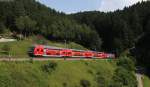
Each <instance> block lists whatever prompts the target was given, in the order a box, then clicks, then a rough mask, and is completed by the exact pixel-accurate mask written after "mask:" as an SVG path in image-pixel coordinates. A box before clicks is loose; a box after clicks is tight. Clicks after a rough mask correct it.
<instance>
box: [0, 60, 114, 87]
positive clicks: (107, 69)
mask: <svg viewBox="0 0 150 87" xmlns="http://www.w3.org/2000/svg"><path fill="white" fill-rule="evenodd" d="M51 63H52V64H51ZM55 64H57V65H56V66H55ZM53 65H54V66H55V68H54V67H53ZM104 65H105V66H104ZM43 66H48V70H50V71H51V73H49V72H45V70H43V68H42V67H43ZM4 67H5V68H4ZM115 68H116V66H115V63H113V62H112V63H111V62H109V61H105V60H103V61H101V60H93V61H92V60H91V61H47V62H33V63H29V62H0V71H1V73H0V86H1V87H102V86H99V85H100V84H101V85H103V83H97V81H96V78H97V76H96V75H97V72H99V75H101V76H103V78H104V79H105V81H107V83H110V82H111V78H112V76H113V72H114V70H115ZM46 70H47V69H46ZM89 71H90V72H89ZM99 81H100V80H99ZM98 84H99V85H98ZM105 87H106V86H105Z"/></svg>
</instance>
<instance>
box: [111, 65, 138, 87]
mask: <svg viewBox="0 0 150 87" xmlns="http://www.w3.org/2000/svg"><path fill="white" fill-rule="evenodd" d="M113 81H114V83H113V85H118V86H119V85H123V86H126V87H136V86H137V82H136V77H135V75H134V74H133V73H132V72H130V71H128V70H126V69H124V68H122V67H119V68H117V69H116V71H115V75H114V77H113ZM113 87H114V86H113Z"/></svg>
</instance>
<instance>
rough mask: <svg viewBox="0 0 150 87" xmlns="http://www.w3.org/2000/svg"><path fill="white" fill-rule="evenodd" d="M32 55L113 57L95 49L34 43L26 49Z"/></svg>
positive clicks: (113, 56)
mask: <svg viewBox="0 0 150 87" xmlns="http://www.w3.org/2000/svg"><path fill="white" fill-rule="evenodd" d="M28 54H29V55H30V56H34V57H69V58H100V59H104V58H115V55H114V54H109V53H105V52H96V51H85V50H77V49H67V48H58V47H52V46H45V45H35V46H32V47H31V48H30V50H29V51H28Z"/></svg>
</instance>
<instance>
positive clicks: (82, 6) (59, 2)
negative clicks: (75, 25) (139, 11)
mask: <svg viewBox="0 0 150 87" xmlns="http://www.w3.org/2000/svg"><path fill="white" fill-rule="evenodd" d="M37 1H39V2H41V3H42V4H45V5H46V6H48V7H51V8H53V9H55V10H57V11H60V12H65V13H67V14H70V13H76V12H82V11H93V10H96V11H103V12H109V11H115V10H117V9H123V8H124V7H125V6H130V5H133V4H135V3H137V2H139V1H142V0H37ZM143 1H146V0H143Z"/></svg>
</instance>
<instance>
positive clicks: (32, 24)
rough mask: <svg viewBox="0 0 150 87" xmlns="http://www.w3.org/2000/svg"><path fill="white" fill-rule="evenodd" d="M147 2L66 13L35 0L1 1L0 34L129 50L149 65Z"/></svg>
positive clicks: (108, 49)
mask: <svg viewBox="0 0 150 87" xmlns="http://www.w3.org/2000/svg"><path fill="white" fill-rule="evenodd" d="M149 9H150V1H147V2H139V3H137V4H134V5H133V6H129V7H125V8H124V9H123V10H116V11H114V12H107V13H105V12H100V11H87V12H79V13H74V14H65V13H63V12H58V11H56V10H55V9H51V8H50V7H46V6H45V5H43V4H41V3H39V2H37V1H35V0H14V1H10V2H0V34H5V33H6V34H8V33H10V32H11V33H10V34H12V35H13V36H14V37H16V35H22V36H23V37H29V36H32V35H42V36H44V37H45V38H47V39H48V40H54V41H61V42H64V41H67V42H71V41H72V42H76V43H79V44H81V45H83V46H85V47H87V48H88V49H91V50H97V51H105V52H110V53H115V54H116V55H117V56H119V55H120V54H121V53H122V52H124V51H126V50H130V51H132V52H131V53H132V55H134V56H135V58H136V59H137V62H138V63H139V64H141V65H143V66H146V67H150V61H149V57H150V49H149V48H150V46H149V41H150V37H149V36H150V10H149Z"/></svg>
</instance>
